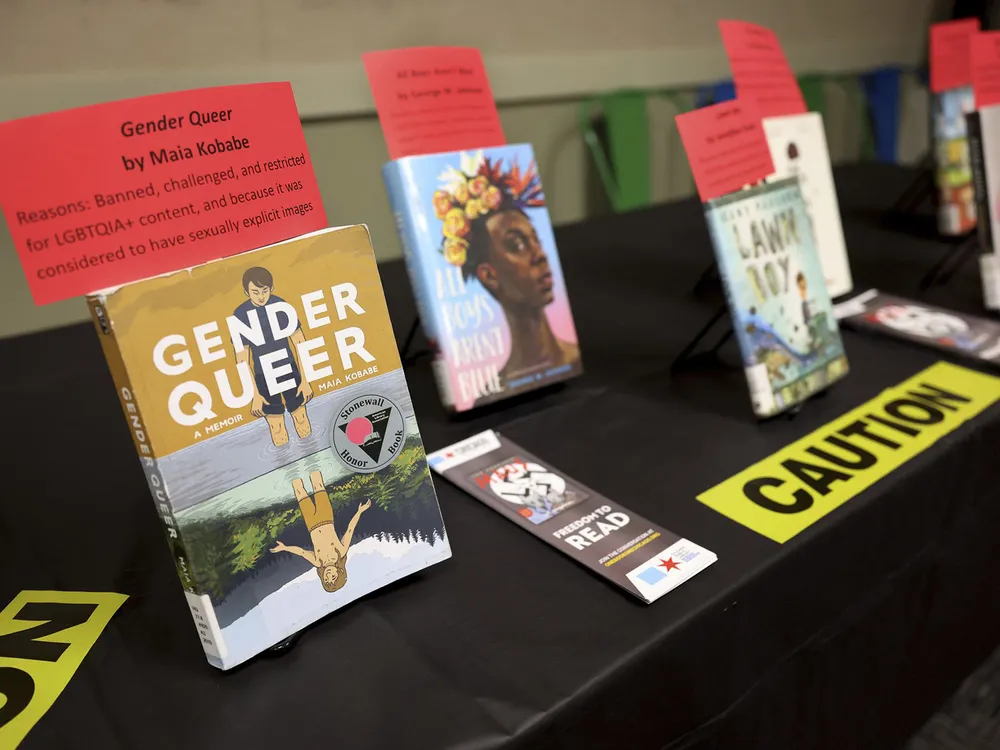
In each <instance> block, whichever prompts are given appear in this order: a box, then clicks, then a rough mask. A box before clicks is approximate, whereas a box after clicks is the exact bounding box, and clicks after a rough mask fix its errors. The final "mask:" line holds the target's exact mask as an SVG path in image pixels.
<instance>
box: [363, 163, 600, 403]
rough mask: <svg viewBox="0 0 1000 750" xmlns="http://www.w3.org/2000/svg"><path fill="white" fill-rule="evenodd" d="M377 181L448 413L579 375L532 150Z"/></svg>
mask: <svg viewBox="0 0 1000 750" xmlns="http://www.w3.org/2000/svg"><path fill="white" fill-rule="evenodd" d="M382 172H383V177H384V178H385V183H386V187H387V190H388V193H389V201H390V203H391V204H392V210H393V213H394V214H395V217H396V224H397V227H398V230H399V236H400V239H401V241H402V244H403V249H404V253H405V258H406V267H407V269H408V271H409V274H410V281H411V285H412V286H413V292H414V296H415V297H416V301H417V308H418V310H419V313H420V321H421V324H422V325H423V328H424V332H425V333H426V335H427V338H428V339H429V340H430V342H431V345H432V346H433V348H434V350H435V354H434V356H435V361H434V368H435V373H436V375H437V381H438V388H439V391H440V394H441V400H442V402H443V403H444V404H445V406H446V407H447V408H449V409H451V410H454V411H467V410H469V409H472V408H473V407H477V406H481V405H483V404H487V403H490V402H493V401H497V400H499V399H503V398H508V397H510V396H513V395H515V394H518V393H523V392H525V391H529V390H532V389H535V388H539V387H541V386H544V385H548V384H550V383H555V382H557V381H561V380H566V379H567V378H571V377H573V376H575V375H579V374H580V373H581V372H583V365H582V362H581V359H580V347H579V346H578V345H577V337H576V329H575V327H574V325H573V314H572V312H571V311H570V306H569V297H568V296H567V294H566V283H565V281H564V279H563V272H562V268H561V266H560V264H559V254H558V252H557V251H556V243H555V238H554V237H553V234H552V225H551V223H550V221H549V214H548V211H547V210H546V208H545V194H544V192H543V191H542V182H541V178H540V177H539V175H538V169H537V167H536V165H535V156H534V153H533V152H532V150H531V146H529V145H515V146H498V147H494V148H488V149H485V150H481V151H476V152H474V153H467V152H455V153H443V154H429V155H425V156H410V157H406V158H403V159H397V160H395V161H392V162H389V163H388V164H386V165H385V167H384V168H383V170H382Z"/></svg>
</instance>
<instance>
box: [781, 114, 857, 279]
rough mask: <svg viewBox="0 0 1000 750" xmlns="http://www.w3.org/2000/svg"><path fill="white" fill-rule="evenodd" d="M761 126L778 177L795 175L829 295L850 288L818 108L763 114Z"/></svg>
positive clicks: (849, 277)
mask: <svg viewBox="0 0 1000 750" xmlns="http://www.w3.org/2000/svg"><path fill="white" fill-rule="evenodd" d="M762 125H763V127H764V135H765V136H766V138H767V146H768V149H769V150H770V151H771V160H772V161H773V162H774V171H775V173H776V175H777V177H778V179H782V178H787V177H793V176H797V177H798V178H799V188H800V189H801V190H802V197H803V199H804V200H805V203H806V210H807V212H808V216H809V219H810V221H811V223H812V235H813V239H814V240H815V242H816V245H817V250H818V252H819V260H820V264H821V265H822V266H823V275H824V277H825V279H826V288H827V291H828V292H829V293H830V296H831V297H839V296H841V295H844V294H847V293H848V292H850V291H851V289H852V288H853V287H854V282H853V281H852V280H851V265H850V262H849V261H848V259H847V246H846V244H845V242H844V228H843V226H842V225H841V222H840V206H839V205H838V203H837V188H836V186H835V184H834V182H833V168H832V167H831V166H830V152H829V150H828V148H827V144H826V132H825V131H824V130H823V116H822V115H820V114H819V112H806V113H804V114H799V115H782V116H781V117H765V118H764V120H763V122H762Z"/></svg>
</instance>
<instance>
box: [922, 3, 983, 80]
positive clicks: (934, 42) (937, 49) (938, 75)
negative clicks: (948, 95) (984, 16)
mask: <svg viewBox="0 0 1000 750" xmlns="http://www.w3.org/2000/svg"><path fill="white" fill-rule="evenodd" d="M978 32H979V19H978V18H962V19H960V20H958V21H944V22H942V23H933V24H931V32H930V33H931V41H930V67H931V91H932V92H934V93H935V94H940V93H941V92H942V91H948V90H949V89H957V88H961V87H962V86H968V85H969V84H971V83H972V56H971V52H970V50H969V46H970V43H971V41H972V36H973V35H974V34H976V33H978Z"/></svg>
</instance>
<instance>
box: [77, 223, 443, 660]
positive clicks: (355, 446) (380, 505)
mask: <svg viewBox="0 0 1000 750" xmlns="http://www.w3.org/2000/svg"><path fill="white" fill-rule="evenodd" d="M279 295H280V296H279ZM90 305H91V309H92V311H93V315H94V322H95V328H96V329H97V333H98V336H99V337H100V340H101V346H102V347H103V349H104V353H105V356H106V358H107V360H108V365H109V367H110V369H111V372H112V375H113V377H114V379H115V384H116V385H117V387H118V391H119V395H120V398H121V402H122V408H123V409H124V411H125V416H126V418H127V419H128V420H129V423H130V425H131V427H132V436H133V439H134V442H135V445H136V449H137V450H138V452H139V455H140V459H141V461H142V466H143V469H144V471H145V473H146V479H147V481H148V483H149V487H150V491H151V492H152V494H153V495H154V497H155V500H156V507H157V509H158V511H159V513H160V516H161V518H162V519H163V521H164V524H165V528H166V531H167V538H168V541H169V543H170V546H171V549H172V551H173V553H174V559H175V561H176V565H177V573H178V575H179V576H180V578H181V582H182V584H183V585H184V589H185V592H186V596H187V600H188V605H189V606H190V608H191V613H192V615H193V617H194V620H195V624H196V626H197V627H198V630H199V634H200V637H201V642H202V645H203V647H204V649H205V653H206V655H207V656H208V660H209V662H210V663H211V664H212V665H214V666H216V667H220V668H222V669H230V668H232V667H234V666H236V665H238V664H240V663H242V662H243V661H245V660H247V659H248V658H250V657H252V656H254V655H255V654H258V653H260V652H261V651H264V650H265V649H267V648H269V647H271V646H274V645H275V644H277V643H279V642H281V641H282V640H284V639H285V638H288V637H289V636H290V635H292V634H294V633H295V632H296V631H298V630H301V629H302V628H304V627H305V626H307V625H309V624H310V623H312V622H315V621H316V620H318V619H319V618H320V617H322V616H324V615H326V614H329V613H330V612H332V611H334V610H336V609H339V608H341V607H343V606H344V605H346V604H348V603H349V602H351V601H353V600H355V599H357V598H358V597H360V596H363V595H365V594H367V593H368V592H370V591H373V590H375V589H377V588H380V587H382V586H385V585H386V584H388V583H390V582H392V581H395V580H397V579H399V578H402V577H403V576H406V575H409V574H410V573H413V572H415V571H417V570H420V569H422V568H425V567H427V566H429V565H432V564H434V563H436V562H440V561H441V560H444V559H446V558H448V557H449V556H450V555H451V552H450V547H449V544H448V538H447V534H446V533H445V529H444V524H443V522H442V520H441V512H440V510H439V509H438V505H437V498H436V496H435V493H434V485H433V483H432V481H431V477H430V473H429V471H428V469H427V463H426V459H425V455H424V447H423V443H422V442H421V439H420V432H419V430H418V429H417V422H416V417H415V415H414V413H413V405H412V403H411V402H410V396H409V392H408V391H407V387H406V379H405V377H404V376H403V370H402V365H401V364H400V360H399V354H398V352H397V351H396V343H395V338H394V337H393V334H392V325H391V323H390V322H389V314H388V310H387V309H386V306H385V299H384V297H383V294H382V286H381V283H380V281H379V276H378V268H377V266H376V264H375V258H374V255H373V253H372V248H371V241H370V240H369V238H368V232H367V230H366V229H365V228H364V227H360V226H355V227H346V228H341V229H326V230H322V231H320V232H316V233H313V234H310V235H305V236H303V237H300V238H297V239H294V240H288V241H286V242H282V243H279V244H277V245H273V246H270V247H267V248H262V249H260V250H256V251H252V252H248V253H244V254H242V255H236V256H232V257H229V258H226V259H223V260H217V261H213V262H211V263H207V264H204V265H201V266H197V267H195V268H191V269H186V270H182V271H178V272H175V273H172V274H166V275H163V276H158V277H154V278H151V279H146V280H142V281H136V282H133V283H131V284H126V285H124V286H122V287H120V288H117V289H113V290H109V291H106V292H101V293H98V294H95V295H93V296H91V297H90Z"/></svg>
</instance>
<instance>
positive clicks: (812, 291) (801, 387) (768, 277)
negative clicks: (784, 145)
mask: <svg viewBox="0 0 1000 750" xmlns="http://www.w3.org/2000/svg"><path fill="white" fill-rule="evenodd" d="M705 216H706V220H707V222H708V227H709V231H710V233H711V235H712V244H713V245H714V247H715V255H716V258H717V259H718V264H719V271H720V275H721V276H722V280H723V285H724V286H725V289H726V298H727V301H728V303H729V310H730V314H731V316H732V321H733V330H734V331H735V333H736V338H737V340H738V341H739V346H740V352H741V354H742V358H743V367H744V370H745V372H746V376H747V382H748V384H749V386H750V400H751V402H752V404H753V410H754V413H755V414H756V415H757V416H759V417H770V416H773V415H775V414H778V413H780V412H782V411H785V410H786V409H789V408H790V407H792V406H795V405H796V404H799V403H801V402H802V401H804V400H805V399H807V398H809V397H810V396H811V395H813V394H815V393H817V392H818V391H821V390H823V389H825V388H826V387H827V386H829V385H830V384H831V383H834V382H836V381H837V380H840V379H841V378H842V377H844V375H846V374H847V370H848V367H847V357H846V356H845V355H844V345H843V342H842V341H841V338H840V331H839V329H838V327H837V320H836V318H834V315H833V305H832V303H831V302H830V296H829V294H828V293H827V290H826V284H825V282H824V280H823V269H822V267H821V266H820V262H819V256H818V255H817V253H816V246H815V245H814V243H813V237H812V230H811V229H810V224H809V218H808V215H807V213H806V207H805V202H804V201H803V199H802V192H801V190H800V189H799V183H798V179H797V178H795V177H792V178H788V179H784V180H777V181H774V182H770V183H767V184H764V185H760V186H758V187H752V188H748V189H746V190H741V191H738V192H734V193H730V194H728V195H725V196H723V197H721V198H715V199H713V200H710V201H708V202H707V203H706V204H705Z"/></svg>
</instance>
